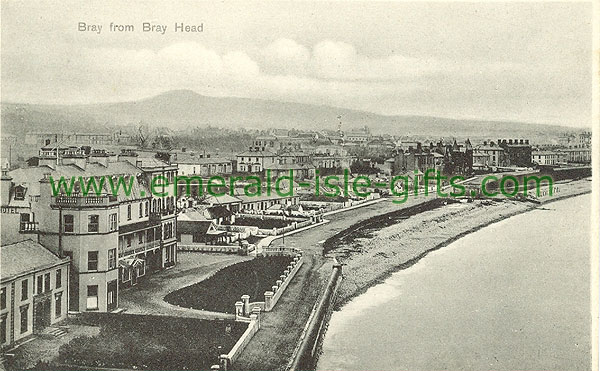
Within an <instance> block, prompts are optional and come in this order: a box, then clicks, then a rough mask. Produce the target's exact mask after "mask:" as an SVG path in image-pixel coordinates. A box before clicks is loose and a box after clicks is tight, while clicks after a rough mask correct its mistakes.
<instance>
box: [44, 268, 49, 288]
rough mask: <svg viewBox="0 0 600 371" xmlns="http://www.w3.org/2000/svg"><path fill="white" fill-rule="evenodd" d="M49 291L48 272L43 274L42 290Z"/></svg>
mask: <svg viewBox="0 0 600 371" xmlns="http://www.w3.org/2000/svg"><path fill="white" fill-rule="evenodd" d="M48 291H50V273H46V274H44V292H48Z"/></svg>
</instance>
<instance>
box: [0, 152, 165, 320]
mask: <svg viewBox="0 0 600 371" xmlns="http://www.w3.org/2000/svg"><path fill="white" fill-rule="evenodd" d="M40 155H41V156H40V161H39V164H38V166H32V167H27V168H22V169H16V170H13V171H10V172H7V171H3V173H2V178H1V183H2V184H1V193H2V195H1V202H2V203H1V207H2V230H1V237H2V245H6V244H11V243H15V242H18V241H24V240H28V239H29V240H33V241H35V242H39V243H40V244H41V245H43V246H45V247H46V248H47V249H49V250H51V251H52V252H54V253H55V254H56V256H58V257H59V258H62V257H68V258H70V260H71V270H70V273H71V274H70V279H69V291H70V293H69V309H70V310H72V311H100V312H107V311H113V310H115V309H117V307H118V305H119V288H120V287H124V286H130V285H135V284H136V283H137V282H138V280H139V279H140V278H141V277H143V276H145V275H147V274H150V273H152V272H154V271H157V270H161V269H164V268H166V267H168V266H171V265H174V264H176V262H177V247H176V244H177V242H176V231H175V228H176V224H177V222H176V220H177V216H176V208H175V199H174V196H173V192H169V191H170V190H169V189H164V191H165V193H167V194H168V195H161V196H156V195H153V194H152V192H151V190H150V184H151V182H152V179H153V177H156V176H158V175H160V176H163V177H164V178H166V179H169V181H170V182H172V181H173V179H174V178H175V177H176V176H177V166H176V165H171V164H167V163H165V162H162V161H159V160H156V159H153V158H143V159H142V158H139V157H138V156H137V154H136V153H135V152H123V153H121V154H119V155H112V154H108V153H106V152H104V151H101V150H96V151H92V152H91V153H87V154H86V153H83V152H82V151H80V150H78V149H72V150H63V151H61V152H60V153H59V154H58V155H57V153H52V151H50V152H48V151H46V152H40ZM72 176H74V177H76V179H79V176H81V177H83V179H84V181H86V182H87V179H89V178H90V177H96V179H99V177H112V178H113V179H114V183H115V184H116V183H117V181H118V179H119V177H123V179H124V180H125V183H127V184H129V182H131V184H132V187H131V192H130V193H129V194H126V193H125V192H123V191H122V189H121V191H120V192H118V194H116V195H113V194H112V192H111V189H110V187H109V186H108V182H105V185H104V188H103V190H102V192H101V194H99V195H97V194H96V193H95V192H93V191H91V192H89V193H88V195H86V196H84V195H83V194H82V193H81V186H80V185H79V184H76V185H75V187H74V191H73V193H72V194H71V195H67V194H59V195H56V196H54V195H53V192H52V186H51V184H50V177H52V178H53V180H54V181H55V182H56V181H57V180H58V179H59V178H60V177H65V179H66V180H67V182H70V179H71V177H72ZM105 179H107V178H105ZM155 193H156V192H155Z"/></svg>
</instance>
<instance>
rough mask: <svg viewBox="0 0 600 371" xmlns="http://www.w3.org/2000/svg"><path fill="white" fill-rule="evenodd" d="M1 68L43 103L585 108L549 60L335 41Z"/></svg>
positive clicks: (92, 51) (113, 52) (20, 96)
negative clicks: (179, 95)
mask: <svg viewBox="0 0 600 371" xmlns="http://www.w3.org/2000/svg"><path fill="white" fill-rule="evenodd" d="M65 48H67V49H68V46H65ZM71 50H73V49H72V48H71ZM3 67H4V68H3V69H2V84H3V85H2V88H3V93H5V96H9V97H11V100H14V101H25V102H38V103H40V102H43V103H47V102H50V103H93V102H99V101H119V100H134V99H139V98H143V97H147V96H151V95H154V94H158V93H161V92H164V91H167V90H171V89H192V90H195V91H197V92H198V93H201V94H206V95H213V96H238V97H248V98H262V99H276V100H284V101H297V102H302V103H313V104H328V105H334V106H341V107H346V108H353V109H364V110H369V111H374V112H377V113H384V114H425V115H441V116H449V117H460V115H468V116H470V117H481V118H506V119H526V120H535V117H542V116H543V115H544V109H546V108H548V107H550V108H549V109H548V113H547V115H546V117H549V118H551V119H552V120H553V121H556V120H560V112H558V110H559V109H564V108H565V107H569V106H572V107H582V106H585V104H587V103H586V102H584V103H585V104H583V103H577V102H581V99H579V97H580V96H581V94H582V93H581V92H580V91H578V90H577V86H578V85H579V83H573V82H572V81H571V80H568V79H567V81H565V79H564V76H570V75H571V76H572V75H577V74H576V73H573V71H569V70H564V69H561V68H558V69H557V68H556V66H552V65H551V64H548V65H539V64H538V65H531V66H523V65H520V64H518V63H511V62H503V61H493V62H489V61H473V60H468V59H466V60H445V61H444V60H437V59H433V58H415V57H411V56H403V55H400V54H394V55H388V56H383V57H377V56H376V57H373V56H367V55H364V54H361V53H360V52H359V51H358V50H357V49H356V47H355V46H353V45H351V44H348V43H345V42H340V41H333V40H322V41H320V42H317V43H316V44H315V45H314V46H312V47H308V46H304V45H302V44H300V43H298V42H296V41H294V40H292V39H286V38H283V39H278V40H275V41H274V42H272V43H270V44H268V45H267V46H265V47H264V48H262V49H258V50H252V51H251V52H250V53H247V52H246V51H243V50H232V51H221V52H219V51H217V50H214V49H211V48H208V47H206V46H205V45H203V44H201V43H198V42H193V41H184V42H181V41H180V42H176V43H172V44H170V45H167V46H165V47H163V48H161V49H158V50H151V49H128V48H124V47H112V48H107V47H83V48H81V49H79V53H77V54H75V55H72V56H71V57H69V58H66V59H65V54H64V53H61V52H60V48H56V50H53V51H50V52H48V50H44V51H36V50H32V49H30V50H29V51H27V52H24V53H20V51H17V52H14V51H13V52H12V53H7V54H6V58H4V55H3ZM32 76H33V77H35V79H32ZM561 92H562V93H565V92H568V93H569V94H566V95H564V96H561ZM549 102H551V103H550V104H549ZM582 112H583V115H585V114H587V113H586V112H585V109H583V111H582ZM583 115H582V116H583Z"/></svg>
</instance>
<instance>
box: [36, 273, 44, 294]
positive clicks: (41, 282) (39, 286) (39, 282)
mask: <svg viewBox="0 0 600 371" xmlns="http://www.w3.org/2000/svg"><path fill="white" fill-rule="evenodd" d="M43 289H44V277H42V276H38V277H37V294H38V295H39V294H41V293H42V292H43Z"/></svg>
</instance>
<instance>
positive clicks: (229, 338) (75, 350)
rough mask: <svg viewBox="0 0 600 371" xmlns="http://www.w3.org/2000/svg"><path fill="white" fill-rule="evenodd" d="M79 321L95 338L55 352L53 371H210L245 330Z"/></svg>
mask: <svg viewBox="0 0 600 371" xmlns="http://www.w3.org/2000/svg"><path fill="white" fill-rule="evenodd" d="M83 321H85V322H86V323H87V324H94V325H98V326H100V334H99V335H98V336H93V337H91V336H82V337H78V338H75V339H73V340H72V341H71V342H69V343H67V344H65V345H63V346H61V348H60V350H59V356H58V359H56V360H55V361H54V362H53V363H55V365H54V367H56V369H67V368H69V369H82V370H83V369H90V368H93V367H109V368H129V369H132V368H135V369H152V370H210V367H211V366H212V365H214V364H217V363H218V358H219V355H220V354H223V353H227V352H228V351H229V350H230V349H231V348H233V346H234V345H235V343H236V342H237V340H238V339H239V338H240V336H241V335H242V334H243V333H244V331H245V330H246V328H247V324H246V323H242V322H235V321H208V320H200V319H194V318H182V317H164V316H148V315H143V316H142V315H127V314H120V315H115V314H104V315H102V314H99V315H96V316H94V317H93V318H92V319H90V317H86V319H84V320H83ZM75 365H76V366H75ZM73 366H75V367H73ZM77 366H79V367H77ZM51 368H53V367H51Z"/></svg>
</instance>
